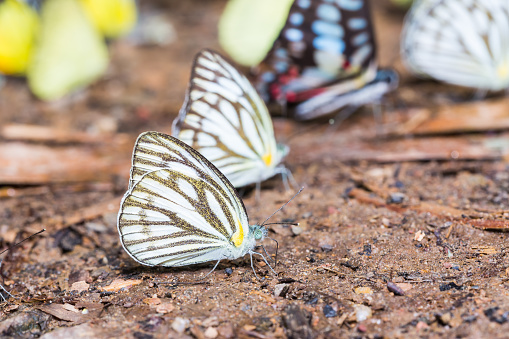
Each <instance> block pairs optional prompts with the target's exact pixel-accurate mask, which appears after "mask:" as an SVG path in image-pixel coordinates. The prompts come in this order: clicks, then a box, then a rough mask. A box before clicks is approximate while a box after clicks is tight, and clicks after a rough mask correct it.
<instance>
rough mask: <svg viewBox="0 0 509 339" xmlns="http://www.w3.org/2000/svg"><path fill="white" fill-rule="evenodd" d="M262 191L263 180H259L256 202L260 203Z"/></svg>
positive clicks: (256, 188) (256, 189)
mask: <svg viewBox="0 0 509 339" xmlns="http://www.w3.org/2000/svg"><path fill="white" fill-rule="evenodd" d="M261 191H262V183H261V180H258V181H257V182H256V187H255V201H256V202H259V201H260V199H261V197H260V192H261Z"/></svg>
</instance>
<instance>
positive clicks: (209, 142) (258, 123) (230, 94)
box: [172, 49, 293, 187]
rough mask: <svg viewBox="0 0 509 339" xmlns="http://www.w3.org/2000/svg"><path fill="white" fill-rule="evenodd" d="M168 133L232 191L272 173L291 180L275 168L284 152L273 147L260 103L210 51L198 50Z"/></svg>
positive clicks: (237, 75) (235, 72)
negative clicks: (222, 177) (220, 176)
mask: <svg viewBox="0 0 509 339" xmlns="http://www.w3.org/2000/svg"><path fill="white" fill-rule="evenodd" d="M172 134H173V136H175V137H177V138H179V139H180V140H182V141H183V142H185V143H186V144H188V145H190V146H192V147H193V148H194V149H196V150H197V151H198V152H200V153H201V154H202V155H203V156H204V157H205V158H207V159H208V160H209V161H210V162H212V163H213V164H214V165H215V166H216V167H217V168H218V169H219V170H220V171H221V173H223V174H224V175H225V176H226V177H227V178H228V180H229V181H230V182H231V183H232V184H233V186H235V187H243V186H247V185H250V184H253V183H257V184H258V183H260V182H262V181H264V180H266V179H268V178H270V177H272V176H274V175H276V174H278V173H280V174H282V175H283V177H284V179H286V177H287V176H289V178H290V179H293V178H292V177H291V173H290V172H289V171H288V170H287V169H286V168H285V167H284V166H283V165H281V161H282V160H283V158H284V157H285V156H286V155H287V154H288V151H289V148H288V147H287V146H285V145H278V144H276V139H275V137H274V128H273V126H272V120H271V118H270V115H269V112H268V110H267V107H266V106H265V103H264V102H263V100H261V98H260V96H259V95H258V94H257V93H256V90H255V89H254V88H253V86H252V85H251V83H250V82H249V80H247V78H246V77H245V76H244V75H242V74H241V73H240V72H239V71H238V70H237V69H236V68H235V67H233V66H232V65H231V64H230V63H229V62H228V61H226V60H225V59H224V58H223V57H222V56H221V55H219V54H218V53H216V52H214V51H212V50H207V49H205V50H202V51H201V52H200V53H198V55H197V56H196V58H195V60H194V65H193V70H192V73H191V81H190V83H189V88H188V90H187V94H186V100H185V102H184V105H183V106H182V109H181V110H180V113H179V116H178V117H177V118H176V119H175V121H174V123H173V131H172ZM284 183H285V185H286V180H284Z"/></svg>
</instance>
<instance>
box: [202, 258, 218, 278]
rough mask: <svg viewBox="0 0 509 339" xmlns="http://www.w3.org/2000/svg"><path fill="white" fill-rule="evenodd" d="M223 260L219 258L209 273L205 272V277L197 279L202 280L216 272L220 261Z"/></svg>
mask: <svg viewBox="0 0 509 339" xmlns="http://www.w3.org/2000/svg"><path fill="white" fill-rule="evenodd" d="M220 262H221V259H219V260H218V261H217V262H216V264H215V265H214V267H213V268H212V269H211V270H210V271H209V273H207V274H205V276H204V277H203V278H200V279H198V280H197V281H200V280H203V279H205V278H207V277H208V276H209V275H210V274H211V273H212V272H214V271H215V270H216V267H217V265H219V263H220Z"/></svg>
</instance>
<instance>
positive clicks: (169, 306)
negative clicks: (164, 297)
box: [156, 302, 175, 314]
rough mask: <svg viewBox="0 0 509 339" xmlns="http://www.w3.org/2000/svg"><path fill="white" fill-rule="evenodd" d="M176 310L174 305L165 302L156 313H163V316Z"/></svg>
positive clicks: (157, 307)
mask: <svg viewBox="0 0 509 339" xmlns="http://www.w3.org/2000/svg"><path fill="white" fill-rule="evenodd" d="M174 309H175V306H173V304H172V303H169V302H163V303H161V304H159V305H157V306H156V312H157V313H162V314H166V313H170V312H171V311H173V310H174Z"/></svg>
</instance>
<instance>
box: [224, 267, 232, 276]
mask: <svg viewBox="0 0 509 339" xmlns="http://www.w3.org/2000/svg"><path fill="white" fill-rule="evenodd" d="M224 273H226V275H228V276H230V275H232V273H233V270H232V269H231V268H230V267H227V268H226V269H225V270H224Z"/></svg>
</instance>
